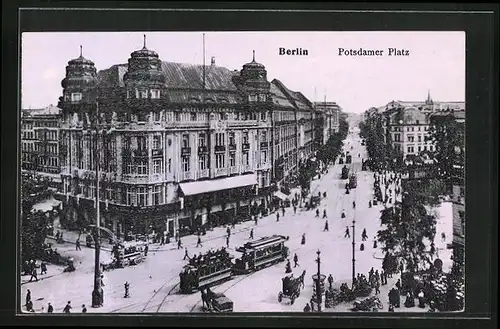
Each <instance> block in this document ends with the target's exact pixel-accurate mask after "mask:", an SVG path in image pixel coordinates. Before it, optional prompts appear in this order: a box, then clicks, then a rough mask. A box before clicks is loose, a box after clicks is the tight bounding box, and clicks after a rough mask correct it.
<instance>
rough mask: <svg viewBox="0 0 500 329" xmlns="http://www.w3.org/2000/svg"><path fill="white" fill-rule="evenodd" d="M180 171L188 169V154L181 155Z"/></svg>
mask: <svg viewBox="0 0 500 329" xmlns="http://www.w3.org/2000/svg"><path fill="white" fill-rule="evenodd" d="M169 160H170V159H169ZM182 171H189V156H183V157H182Z"/></svg>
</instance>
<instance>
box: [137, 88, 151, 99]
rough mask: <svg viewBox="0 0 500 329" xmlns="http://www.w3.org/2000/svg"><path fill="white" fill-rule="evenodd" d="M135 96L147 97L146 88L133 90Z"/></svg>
mask: <svg viewBox="0 0 500 329" xmlns="http://www.w3.org/2000/svg"><path fill="white" fill-rule="evenodd" d="M135 97H136V98H148V91H147V90H139V89H136V90H135Z"/></svg>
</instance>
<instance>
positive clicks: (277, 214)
mask: <svg viewBox="0 0 500 329" xmlns="http://www.w3.org/2000/svg"><path fill="white" fill-rule="evenodd" d="M279 221H280V213H279V211H277V212H276V222H279Z"/></svg>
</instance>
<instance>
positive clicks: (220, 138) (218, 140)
mask: <svg viewBox="0 0 500 329" xmlns="http://www.w3.org/2000/svg"><path fill="white" fill-rule="evenodd" d="M215 145H216V146H224V133H216V134H215Z"/></svg>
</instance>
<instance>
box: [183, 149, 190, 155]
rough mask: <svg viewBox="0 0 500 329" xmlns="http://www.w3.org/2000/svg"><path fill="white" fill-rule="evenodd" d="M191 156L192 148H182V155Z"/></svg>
mask: <svg viewBox="0 0 500 329" xmlns="http://www.w3.org/2000/svg"><path fill="white" fill-rule="evenodd" d="M190 154H191V148H190V147H182V148H181V155H190Z"/></svg>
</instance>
